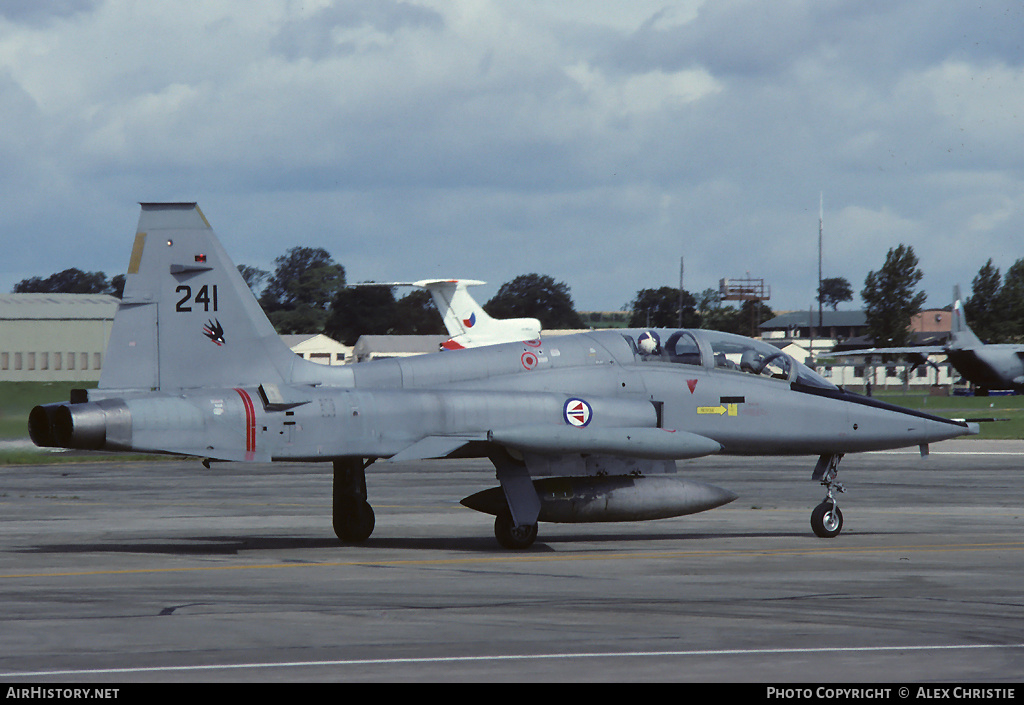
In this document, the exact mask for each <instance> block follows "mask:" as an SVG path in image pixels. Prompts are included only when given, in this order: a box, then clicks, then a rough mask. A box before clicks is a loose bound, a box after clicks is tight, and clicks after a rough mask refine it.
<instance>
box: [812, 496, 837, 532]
mask: <svg viewBox="0 0 1024 705" xmlns="http://www.w3.org/2000/svg"><path fill="white" fill-rule="evenodd" d="M811 529H812V530H813V531H814V534H815V536H819V537H821V538H823V539H832V538H835V537H836V536H838V535H839V532H840V531H842V530H843V513H842V512H841V511H840V510H839V506H838V505H837V504H836V501H835V499H833V498H832V497H831V496H829V497H826V498H825V500H824V501H823V502H822V503H821V504H819V505H818V506H817V507H815V508H814V511H813V512H811Z"/></svg>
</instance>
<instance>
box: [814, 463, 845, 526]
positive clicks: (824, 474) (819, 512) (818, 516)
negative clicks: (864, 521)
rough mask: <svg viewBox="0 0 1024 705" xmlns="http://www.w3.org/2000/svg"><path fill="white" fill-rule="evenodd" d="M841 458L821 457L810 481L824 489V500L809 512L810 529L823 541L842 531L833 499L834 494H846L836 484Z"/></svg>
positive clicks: (839, 485) (843, 489) (839, 516)
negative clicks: (818, 482) (817, 482)
mask: <svg viewBox="0 0 1024 705" xmlns="http://www.w3.org/2000/svg"><path fill="white" fill-rule="evenodd" d="M842 458H843V456H842V454H839V455H823V456H821V457H820V458H818V464H817V465H816V466H815V467H814V474H813V475H811V479H812V480H818V481H820V482H821V484H822V485H823V486H824V487H825V489H826V494H825V499H823V500H822V501H821V504H819V505H818V506H817V507H815V508H814V511H813V512H811V529H812V530H813V531H814V534H815V535H816V536H819V537H821V538H823V539H831V538H835V537H836V536H838V535H839V532H840V531H842V530H843V513H842V512H841V511H840V510H839V504H838V503H837V502H836V497H835V495H836V493H839V494H841V493H843V492H846V489H845V488H844V487H843V485H842V483H840V482H836V475H838V474H839V461H840V460H842Z"/></svg>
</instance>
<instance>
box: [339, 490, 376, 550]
mask: <svg viewBox="0 0 1024 705" xmlns="http://www.w3.org/2000/svg"><path fill="white" fill-rule="evenodd" d="M375 523H376V520H375V518H374V514H373V507H371V506H370V503H369V502H367V501H365V500H362V499H353V500H350V501H348V502H345V506H344V507H342V508H341V511H340V512H339V511H337V509H336V510H335V512H334V533H335V534H337V536H338V538H339V539H341V540H342V541H344V542H346V543H362V542H363V541H366V539H368V538H370V534H372V533H373V527H374V525H375Z"/></svg>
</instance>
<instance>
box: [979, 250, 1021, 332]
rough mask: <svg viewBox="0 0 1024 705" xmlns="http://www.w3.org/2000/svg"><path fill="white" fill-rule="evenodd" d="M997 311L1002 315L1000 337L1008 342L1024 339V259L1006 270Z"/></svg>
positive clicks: (998, 328) (999, 328)
mask: <svg viewBox="0 0 1024 705" xmlns="http://www.w3.org/2000/svg"><path fill="white" fill-rule="evenodd" d="M997 311H998V315H999V316H1000V317H1001V321H1000V322H999V323H998V325H997V330H998V333H997V336H998V338H999V339H1000V340H1003V341H1005V342H1008V343H1019V342H1022V341H1024V259H1019V260H1017V261H1016V262H1014V263H1013V264H1011V265H1010V267H1009V268H1008V269H1007V270H1006V275H1005V276H1004V277H1003V286H1002V288H1001V289H1000V290H999V304H998V306H997ZM968 323H970V320H969V319H968ZM975 332H977V331H975Z"/></svg>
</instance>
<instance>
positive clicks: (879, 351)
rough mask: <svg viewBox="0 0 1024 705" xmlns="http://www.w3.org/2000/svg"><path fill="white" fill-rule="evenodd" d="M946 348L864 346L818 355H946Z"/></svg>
mask: <svg viewBox="0 0 1024 705" xmlns="http://www.w3.org/2000/svg"><path fill="white" fill-rule="evenodd" d="M947 352H949V351H948V350H947V349H946V348H942V347H936V346H927V345H921V346H917V347H913V346H911V347H907V348H864V349H862V350H842V351H840V352H820V353H818V357H859V356H861V355H882V356H884V355H945V354H946V353H947Z"/></svg>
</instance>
